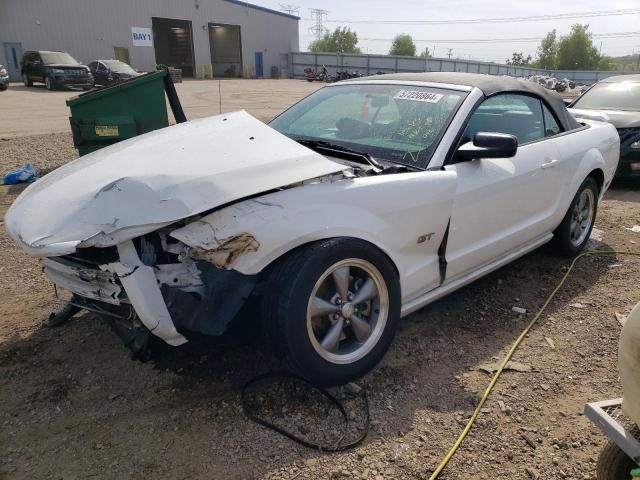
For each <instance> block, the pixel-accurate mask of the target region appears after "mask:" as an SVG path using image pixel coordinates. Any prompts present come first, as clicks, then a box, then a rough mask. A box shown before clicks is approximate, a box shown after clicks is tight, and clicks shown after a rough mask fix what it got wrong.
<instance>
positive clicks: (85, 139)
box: [67, 70, 186, 155]
mask: <svg viewBox="0 0 640 480" xmlns="http://www.w3.org/2000/svg"><path fill="white" fill-rule="evenodd" d="M165 91H166V92H167V96H168V97H169V103H170V105H171V108H172V110H173V112H174V116H175V118H176V120H177V121H178V122H181V121H185V120H186V119H185V118H184V113H183V112H182V108H181V107H180V102H179V101H178V97H177V95H176V92H175V88H174V86H173V83H172V82H171V79H170V78H169V75H168V71H167V70H159V71H157V72H152V73H148V74H146V75H141V76H139V77H137V78H135V79H132V80H129V81H126V82H123V83H121V84H118V85H115V86H113V87H109V88H103V89H100V90H94V91H91V92H87V93H84V94H82V95H79V96H77V97H74V98H71V99H69V100H67V105H68V106H69V109H70V110H71V117H70V118H69V121H70V123H71V131H72V133H73V144H74V145H75V147H76V148H77V149H78V152H79V153H80V155H85V154H87V153H90V152H93V151H95V150H98V149H100V148H102V147H105V146H107V145H111V144H113V143H116V142H119V141H121V140H125V139H127V138H131V137H135V136H136V135H141V134H143V133H147V132H150V131H152V130H156V129H158V128H163V127H166V126H168V125H169V118H168V115H167V104H166V101H165V96H164V94H165ZM176 106H177V109H178V111H176Z"/></svg>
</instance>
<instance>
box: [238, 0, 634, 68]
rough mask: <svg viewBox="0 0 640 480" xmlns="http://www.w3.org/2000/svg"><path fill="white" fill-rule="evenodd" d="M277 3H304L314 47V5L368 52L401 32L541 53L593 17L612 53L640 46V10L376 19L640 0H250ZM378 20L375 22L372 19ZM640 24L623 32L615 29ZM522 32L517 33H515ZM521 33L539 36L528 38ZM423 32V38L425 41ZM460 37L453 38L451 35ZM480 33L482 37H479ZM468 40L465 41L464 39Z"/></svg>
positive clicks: (441, 44)
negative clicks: (550, 40) (543, 44)
mask: <svg viewBox="0 0 640 480" xmlns="http://www.w3.org/2000/svg"><path fill="white" fill-rule="evenodd" d="M249 2H250V3H254V4H258V5H262V6H264V7H268V8H272V9H274V10H282V7H281V5H283V4H290V5H293V6H295V7H299V10H298V13H297V15H298V16H300V17H301V20H300V50H302V51H304V50H307V47H308V45H309V43H310V42H311V41H312V40H313V33H312V32H311V31H310V30H309V29H310V27H311V26H312V25H313V22H312V20H311V14H310V9H311V8H321V9H324V10H327V11H328V14H327V16H326V20H325V27H327V28H329V29H330V30H333V29H335V28H336V27H337V26H348V27H350V28H351V29H352V30H353V31H355V32H356V33H357V34H358V39H359V42H358V46H359V47H360V49H361V50H362V52H363V53H383V54H386V53H388V52H389V47H390V45H391V39H392V38H393V37H394V36H395V35H397V34H399V33H407V34H410V35H411V36H412V37H413V39H414V42H415V44H416V46H417V49H418V51H423V50H424V49H425V48H429V51H430V53H431V54H432V55H433V54H434V50H435V55H433V56H435V57H446V56H447V54H448V49H449V48H451V57H452V58H456V57H457V58H465V59H467V58H469V59H474V60H484V61H494V62H501V63H504V62H505V60H506V59H507V58H510V57H511V53H512V52H523V53H524V54H525V56H526V55H531V56H532V57H535V53H536V48H537V46H538V44H539V43H540V40H539V39H541V38H542V37H544V36H545V35H546V34H547V32H549V31H551V30H553V29H554V28H555V29H556V30H557V31H558V34H560V35H562V34H566V33H568V32H569V30H570V28H571V25H572V24H574V23H586V24H589V27H590V28H589V30H590V31H591V32H592V33H593V34H595V35H596V36H595V37H594V44H595V45H596V46H597V47H598V48H600V47H601V48H602V50H601V52H602V54H606V55H611V56H620V55H627V54H632V53H639V52H640V12H639V13H633V14H629V13H627V14H624V15H615V16H597V17H589V18H560V19H544V20H541V21H540V20H538V21H532V20H530V19H529V20H525V21H520V22H513V21H509V22H504V23H486V22H482V23H473V24H455V23H443V24H435V25H434V24H426V25H425V24H422V25H408V24H406V23H404V24H390V23H387V24H380V23H373V22H375V21H386V22H389V21H405V22H406V21H434V20H458V21H459V20H465V19H487V18H493V19H495V18H505V17H531V16H540V15H557V14H569V15H575V14H580V13H587V12H601V11H612V10H626V9H636V10H640V0H607V1H602V0H525V1H523V0H512V1H510V2H509V1H506V0H479V1H478V0H476V1H463V0H447V1H446V2H442V1H439V2H434V1H433V0H431V1H428V0H424V1H420V0H386V1H379V0H368V1H365V0H322V1H320V0H282V1H278V0H253V1H252V0H249ZM369 22H371V23H369ZM625 32H635V34H633V35H626V36H623V37H620V36H619V37H618V38H611V37H609V35H611V34H612V33H617V34H618V35H620V34H622V33H625ZM514 39H515V40H514ZM517 39H532V40H527V41H522V40H517ZM423 40H424V41H423ZM452 40H454V41H452ZM477 40H483V42H478V41H477ZM463 42H465V43H463Z"/></svg>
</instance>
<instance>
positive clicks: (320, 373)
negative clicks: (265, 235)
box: [263, 238, 400, 385]
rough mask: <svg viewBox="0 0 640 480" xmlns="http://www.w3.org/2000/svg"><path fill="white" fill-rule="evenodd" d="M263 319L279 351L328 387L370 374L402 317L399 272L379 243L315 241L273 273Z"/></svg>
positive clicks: (390, 340) (312, 378)
mask: <svg viewBox="0 0 640 480" xmlns="http://www.w3.org/2000/svg"><path fill="white" fill-rule="evenodd" d="M269 280H270V281H269V283H268V285H269V287H268V288H267V289H266V291H265V293H264V295H263V302H264V304H263V312H265V314H266V315H265V317H264V319H263V320H264V322H265V328H266V330H267V333H268V336H269V337H270V339H271V340H272V342H273V344H274V347H275V348H276V351H277V352H279V353H280V354H281V355H283V356H284V357H285V358H286V360H287V361H288V363H289V364H290V366H291V367H292V368H293V370H294V371H296V372H297V373H298V374H300V375H302V376H303V377H305V378H307V379H308V380H310V381H312V382H314V383H317V384H322V385H336V384H342V383H345V382H348V381H349V380H352V379H355V378H357V377H360V376H362V375H364V374H365V373H366V372H367V371H369V370H370V369H372V368H373V367H374V366H375V365H376V364H377V363H378V361H380V359H381V358H382V357H383V356H384V354H385V352H386V351H387V349H388V348H389V346H390V344H391V342H392V340H393V337H394V333H395V330H396V326H397V323H398V319H399V318H400V284H399V279H398V274H397V272H396V270H395V268H394V266H393V264H392V263H391V261H390V260H389V259H388V258H387V256H386V255H385V254H384V253H382V252H381V251H380V250H378V249H377V248H376V247H374V246H373V245H371V244H369V243H366V242H363V241H360V240H355V239H350V238H336V239H331V240H324V241H320V242H316V243H313V244H310V245H308V246H306V247H302V248H301V249H299V250H297V251H295V252H293V253H291V254H290V255H289V257H288V258H286V259H285V260H284V261H283V263H282V264H281V265H279V266H278V267H277V268H276V269H275V271H274V272H273V273H272V277H271V278H270V279H269Z"/></svg>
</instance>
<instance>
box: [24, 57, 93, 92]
mask: <svg viewBox="0 0 640 480" xmlns="http://www.w3.org/2000/svg"><path fill="white" fill-rule="evenodd" d="M22 81H23V82H24V85H25V86H26V87H30V86H32V85H33V82H43V83H44V84H45V86H46V87H47V90H55V89H56V88H64V87H67V88H81V89H83V90H89V89H90V88H91V87H92V86H93V76H92V75H91V72H90V71H89V68H88V67H85V66H84V65H82V64H81V63H80V62H78V61H77V60H76V59H75V58H73V57H72V56H71V55H69V54H68V53H66V52H51V51H47V50H40V51H38V52H26V53H25V54H24V55H23V56H22Z"/></svg>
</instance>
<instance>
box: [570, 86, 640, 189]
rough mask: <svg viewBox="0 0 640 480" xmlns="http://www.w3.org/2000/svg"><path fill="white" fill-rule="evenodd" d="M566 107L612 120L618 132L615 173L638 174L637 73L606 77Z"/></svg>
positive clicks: (639, 96)
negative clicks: (618, 141) (618, 144)
mask: <svg viewBox="0 0 640 480" xmlns="http://www.w3.org/2000/svg"><path fill="white" fill-rule="evenodd" d="M569 107H570V110H571V111H572V112H573V113H574V115H579V116H582V117H584V118H594V119H599V120H604V121H608V122H611V123H612V124H613V125H614V126H615V127H616V129H617V130H618V135H620V163H619V164H618V171H617V172H616V175H617V176H626V177H640V74H633V75H617V76H615V77H609V78H605V79H604V80H601V81H599V82H598V83H595V84H594V85H592V86H591V87H590V88H589V89H587V91H585V92H584V93H583V94H582V95H581V96H580V97H578V98H577V99H576V100H575V101H574V102H573V103H572V104H571V105H570V106H569Z"/></svg>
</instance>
